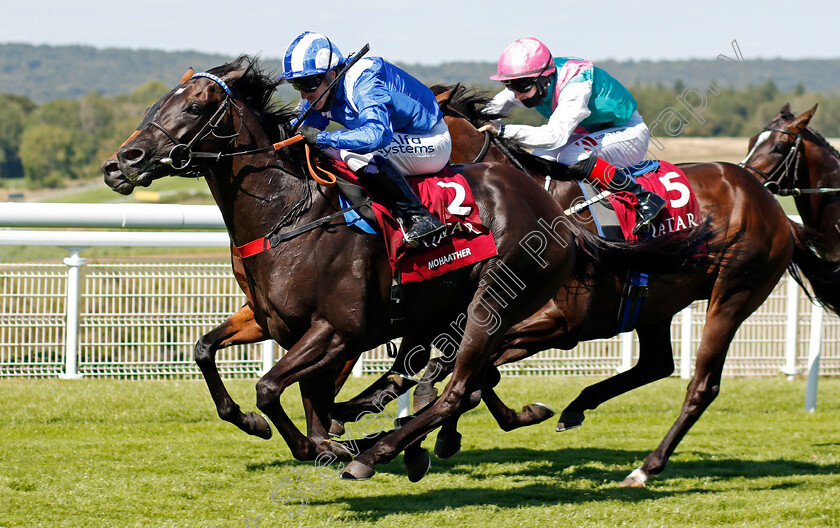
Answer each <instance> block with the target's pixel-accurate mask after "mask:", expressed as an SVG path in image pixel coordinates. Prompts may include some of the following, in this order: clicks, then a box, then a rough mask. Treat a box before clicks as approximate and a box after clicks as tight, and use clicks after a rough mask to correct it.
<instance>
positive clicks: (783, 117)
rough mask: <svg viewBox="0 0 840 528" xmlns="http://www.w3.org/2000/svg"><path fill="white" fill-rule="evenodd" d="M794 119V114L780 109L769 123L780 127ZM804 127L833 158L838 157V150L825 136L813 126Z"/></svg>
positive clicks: (839, 153)
mask: <svg viewBox="0 0 840 528" xmlns="http://www.w3.org/2000/svg"><path fill="white" fill-rule="evenodd" d="M794 119H796V114H793V113H791V112H789V111H785V110H782V111H781V112H779V117H778V118H776V119H775V120H774V121H773V122H772V123H770V125H771V126H776V127H782V126H784V125H787V124H788V123H789V122H790V121H793V120H794ZM805 129H806V130H808V132H810V133H811V134H813V135H814V137H815V138H816V139H817V141H818V142H819V143H820V146H822V147H825V149H826V150H828V151H829V152H831V154H832V155H834V157H835V158H838V159H840V152H838V151H837V149H836V148H834V146H833V145H832V144H831V143H829V142H828V140H827V139H825V136H823V135H822V134H821V133H819V132H817V130H816V129H814V128H813V127H810V126H806V127H805Z"/></svg>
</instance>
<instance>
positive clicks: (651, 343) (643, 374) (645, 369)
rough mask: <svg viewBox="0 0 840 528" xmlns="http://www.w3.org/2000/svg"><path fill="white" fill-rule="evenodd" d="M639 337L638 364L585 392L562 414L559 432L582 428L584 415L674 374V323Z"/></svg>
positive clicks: (639, 330)
mask: <svg viewBox="0 0 840 528" xmlns="http://www.w3.org/2000/svg"><path fill="white" fill-rule="evenodd" d="M636 333H637V334H638V336H639V360H638V361H637V362H636V364H635V365H634V366H633V367H632V368H630V369H629V370H626V371H624V372H621V373H619V374H616V375H615V376H612V377H610V378H607V379H605V380H604V381H600V382H598V383H595V384H594V385H590V386H589V387H586V388H585V389H583V390H582V391H581V392H580V394H579V395H578V397H577V398H575V399H574V400H572V402H571V403H570V404H569V405H567V406H566V408H565V409H563V412H562V413H560V419H559V420H558V422H557V428H556V430H557V431H558V432H559V431H566V430H568V429H572V428H574V427H578V426H580V425H581V424H582V423H583V419H584V415H583V413H584V411H587V410H590V409H595V408H597V407H598V406H599V405H601V404H602V403H604V402H605V401H608V400H611V399H612V398H615V397H616V396H618V395H620V394H624V393H625V392H629V391H631V390H633V389H636V388H639V387H641V386H643V385H646V384H648V383H652V382H654V381H656V380H660V379H662V378H667V377H668V376H670V375H671V374H673V372H674V356H673V349H672V347H671V321H670V319H669V320H667V321H662V322H659V323H656V324H653V325H648V326H644V327H640V328H637V329H636Z"/></svg>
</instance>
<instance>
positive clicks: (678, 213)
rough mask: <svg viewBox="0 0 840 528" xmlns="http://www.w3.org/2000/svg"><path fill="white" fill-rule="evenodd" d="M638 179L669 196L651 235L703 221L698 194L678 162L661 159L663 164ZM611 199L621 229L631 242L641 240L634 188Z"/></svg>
mask: <svg viewBox="0 0 840 528" xmlns="http://www.w3.org/2000/svg"><path fill="white" fill-rule="evenodd" d="M636 181H637V182H639V184H640V185H641V186H642V187H644V188H645V189H648V190H650V191H653V192H655V193H656V194H658V195H659V196H662V197H663V198H665V200H666V201H665V207H664V208H663V209H662V212H661V213H659V215H658V216H657V217H656V218H655V219H654V220H653V221H652V222H651V223H650V224H651V229H650V235H651V236H652V237H657V236H662V235H666V234H669V233H674V232H677V231H682V230H685V229H691V228H692V227H697V226H699V225H700V223H701V220H700V207H699V206H698V205H697V198H696V197H695V196H694V191H693V190H692V189H691V184H689V183H688V178H686V177H685V174H683V171H681V170H680V169H679V168H678V167H677V166H676V165H673V164H671V163H668V162H667V161H660V162H659V168H658V169H657V170H655V171H653V172H648V173H647V174H645V175H643V176H639V177H637V178H636ZM609 200H610V203H611V204H612V206H613V208H614V209H615V213H616V215H617V216H618V223H619V225H620V226H621V231H622V232H623V233H624V236H625V238H626V240H627V241H628V242H633V241H635V240H639V238H640V237H639V236H638V235H634V234H633V227H634V226H635V225H636V209H635V207H636V204H638V203H639V201H638V199H637V198H636V195H634V194H633V193H630V192H616V193H613V194H612V195H611V196H610V197H609Z"/></svg>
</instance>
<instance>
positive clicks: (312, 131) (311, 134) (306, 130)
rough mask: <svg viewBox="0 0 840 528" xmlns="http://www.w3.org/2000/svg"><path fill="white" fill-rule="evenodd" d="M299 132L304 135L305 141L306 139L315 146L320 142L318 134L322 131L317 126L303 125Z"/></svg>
mask: <svg viewBox="0 0 840 528" xmlns="http://www.w3.org/2000/svg"><path fill="white" fill-rule="evenodd" d="M297 133H298V134H300V135H301V136H303V140H304V141H306V142H307V143H309V144H310V145H312V146H315V144H316V143H317V142H318V134H320V133H321V131H320V130H318V129H317V128H315V127H314V126H310V125H301V126H300V128H299V129H298V131H297Z"/></svg>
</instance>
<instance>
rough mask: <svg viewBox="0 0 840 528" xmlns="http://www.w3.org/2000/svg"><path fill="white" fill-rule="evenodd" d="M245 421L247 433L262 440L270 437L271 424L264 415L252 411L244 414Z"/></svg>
mask: <svg viewBox="0 0 840 528" xmlns="http://www.w3.org/2000/svg"><path fill="white" fill-rule="evenodd" d="M245 423H247V424H248V429H249V431H248V434H252V435H254V436H259V437H260V438H262V439H264V440H268V439H269V438H271V426H270V425H268V420H266V418H265V416H263V415H261V414H257V413H253V412H249V413H246V414H245Z"/></svg>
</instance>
